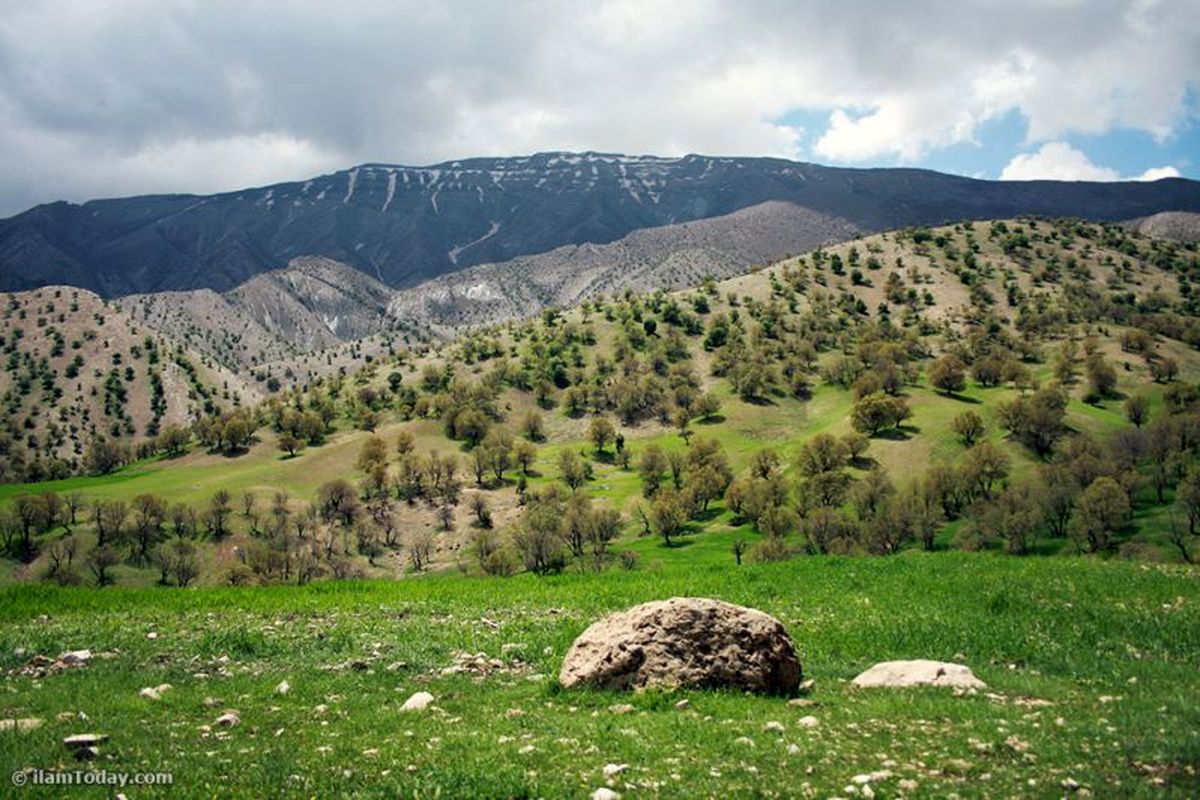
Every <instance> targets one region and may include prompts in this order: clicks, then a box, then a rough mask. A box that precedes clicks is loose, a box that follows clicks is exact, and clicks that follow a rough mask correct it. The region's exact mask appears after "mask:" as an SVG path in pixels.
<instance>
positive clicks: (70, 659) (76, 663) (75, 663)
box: [58, 650, 92, 667]
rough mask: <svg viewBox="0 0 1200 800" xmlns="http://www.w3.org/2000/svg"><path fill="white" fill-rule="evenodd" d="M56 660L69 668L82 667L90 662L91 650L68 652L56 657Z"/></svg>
mask: <svg viewBox="0 0 1200 800" xmlns="http://www.w3.org/2000/svg"><path fill="white" fill-rule="evenodd" d="M58 660H59V661H61V662H62V663H63V664H66V665H67V666H69V667H82V666H83V665H84V664H86V663H87V662H89V661H91V660H92V651H91V650H70V651H68V652H66V653H63V654H62V655H61V656H59V657H58Z"/></svg>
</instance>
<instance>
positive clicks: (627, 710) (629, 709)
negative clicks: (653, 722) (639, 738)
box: [608, 703, 636, 714]
mask: <svg viewBox="0 0 1200 800" xmlns="http://www.w3.org/2000/svg"><path fill="white" fill-rule="evenodd" d="M608 710H609V711H611V712H612V713H614V714H632V713H633V712H634V711H635V710H636V709H634V707H633V706H631V705H629V703H616V704H615V705H611V706H609V707H608Z"/></svg>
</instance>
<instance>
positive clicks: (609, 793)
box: [592, 786, 621, 800]
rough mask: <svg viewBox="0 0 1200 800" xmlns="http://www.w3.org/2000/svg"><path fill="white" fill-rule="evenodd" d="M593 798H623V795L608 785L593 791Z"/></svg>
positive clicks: (602, 799)
mask: <svg viewBox="0 0 1200 800" xmlns="http://www.w3.org/2000/svg"><path fill="white" fill-rule="evenodd" d="M592 800H621V795H620V794H619V793H618V792H614V791H613V790H612V789H609V788H608V787H606V786H601V787H600V788H599V789H597V790H596V791H594V792H592Z"/></svg>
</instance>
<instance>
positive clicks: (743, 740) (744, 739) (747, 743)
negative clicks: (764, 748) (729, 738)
mask: <svg viewBox="0 0 1200 800" xmlns="http://www.w3.org/2000/svg"><path fill="white" fill-rule="evenodd" d="M733 743H734V744H740V745H741V746H743V747H754V740H753V739H751V738H750V737H749V736H739V737H738V738H736V739H734V740H733Z"/></svg>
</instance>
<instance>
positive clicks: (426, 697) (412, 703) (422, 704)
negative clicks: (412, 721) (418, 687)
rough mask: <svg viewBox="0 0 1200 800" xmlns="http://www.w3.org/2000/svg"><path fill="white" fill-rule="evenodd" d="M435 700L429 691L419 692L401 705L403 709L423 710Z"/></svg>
mask: <svg viewBox="0 0 1200 800" xmlns="http://www.w3.org/2000/svg"><path fill="white" fill-rule="evenodd" d="M432 702H433V695H431V694H430V693H429V692H417V693H416V694H414V695H413V696H412V697H410V698H408V699H407V700H405V701H404V705H402V706H400V710H401V711H423V710H425V709H426V708H427V707H428V706H429V704H430V703H432Z"/></svg>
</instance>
